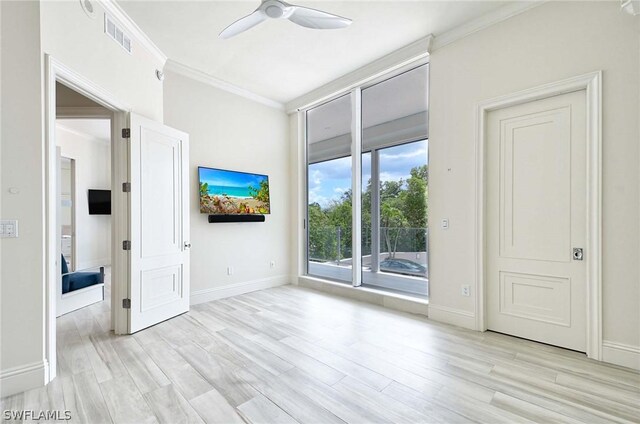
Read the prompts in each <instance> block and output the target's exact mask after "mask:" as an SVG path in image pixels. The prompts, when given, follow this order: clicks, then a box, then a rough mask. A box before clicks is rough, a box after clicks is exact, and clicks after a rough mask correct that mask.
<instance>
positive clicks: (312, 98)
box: [286, 34, 433, 113]
mask: <svg viewBox="0 0 640 424" xmlns="http://www.w3.org/2000/svg"><path fill="white" fill-rule="evenodd" d="M432 41H433V35H431V34H429V35H427V36H426V37H423V38H420V39H419V40H417V41H414V42H413V43H411V44H408V45H406V46H404V47H402V48H400V49H398V50H396V51H394V52H392V53H389V54H388V55H386V56H383V57H381V58H380V59H377V60H374V61H373V62H371V63H369V64H367V65H365V66H363V67H361V68H358V69H356V70H355V71H353V72H350V73H348V74H345V75H343V76H341V77H339V78H338V79H335V80H333V81H331V82H329V83H327V84H325V85H323V86H321V87H319V88H317V89H315V90H312V91H310V92H308V93H307V94H304V95H302V96H300V97H297V98H295V99H293V100H291V101H290V102H288V103H287V104H286V110H287V113H293V112H295V111H297V110H300V109H306V108H308V107H310V106H311V105H313V104H315V103H320V102H323V101H325V100H329V99H330V98H332V97H334V96H336V95H338V94H339V93H341V92H345V91H347V90H350V89H352V88H354V87H357V86H360V85H363V84H366V83H368V82H370V81H373V80H375V79H377V78H380V77H381V76H383V75H384V74H386V73H389V72H393V71H394V70H398V69H400V68H402V67H405V66H408V65H410V64H412V63H417V62H419V61H420V60H423V61H425V60H426V58H427V57H428V56H429V52H430V51H431V45H432Z"/></svg>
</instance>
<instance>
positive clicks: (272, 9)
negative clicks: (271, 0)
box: [264, 5, 284, 19]
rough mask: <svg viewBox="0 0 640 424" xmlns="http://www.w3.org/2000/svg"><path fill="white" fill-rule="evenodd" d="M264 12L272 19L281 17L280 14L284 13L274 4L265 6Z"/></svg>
mask: <svg viewBox="0 0 640 424" xmlns="http://www.w3.org/2000/svg"><path fill="white" fill-rule="evenodd" d="M264 13H265V14H266V15H267V16H268V17H270V18H272V19H278V18H282V16H283V15H284V11H283V10H282V9H281V8H280V7H278V6H275V5H270V6H267V7H265V9H264Z"/></svg>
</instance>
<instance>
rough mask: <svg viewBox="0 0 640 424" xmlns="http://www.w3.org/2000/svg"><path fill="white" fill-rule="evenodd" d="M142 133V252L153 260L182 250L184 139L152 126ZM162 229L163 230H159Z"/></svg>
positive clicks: (143, 255)
mask: <svg viewBox="0 0 640 424" xmlns="http://www.w3.org/2000/svg"><path fill="white" fill-rule="evenodd" d="M141 133H142V134H141V138H142V141H141V146H140V147H141V155H140V161H141V162H140V166H141V173H140V184H141V195H142V208H141V211H140V212H141V224H142V232H141V234H140V236H141V245H140V248H141V252H140V253H141V255H142V257H143V258H145V259H149V258H153V257H157V256H164V255H171V254H176V253H179V252H180V251H181V249H182V246H180V244H179V243H180V236H181V213H180V208H181V202H180V201H179V200H180V198H179V196H180V189H181V188H180V184H181V181H180V179H181V174H180V166H176V164H178V165H179V164H180V149H181V144H182V140H181V139H179V138H174V137H171V136H167V135H165V134H162V133H159V132H156V131H153V130H150V129H148V128H141ZM176 197H178V198H177V199H176ZM176 200H178V201H176ZM160 228H161V229H162V231H157V230H158V229H160Z"/></svg>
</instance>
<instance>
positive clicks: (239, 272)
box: [164, 73, 292, 303]
mask: <svg viewBox="0 0 640 424" xmlns="http://www.w3.org/2000/svg"><path fill="white" fill-rule="evenodd" d="M164 117H165V124H167V125H169V126H172V127H175V128H177V129H180V130H182V131H185V132H187V133H189V140H190V155H191V157H190V161H189V162H190V170H189V172H190V176H191V182H190V190H191V193H190V194H191V196H190V199H191V245H192V247H191V291H192V303H195V302H202V301H208V300H211V299H214V298H218V297H221V296H228V295H230V294H236V293H240V292H244V291H249V290H251V289H255V288H263V287H267V286H270V285H277V284H284V283H288V282H290V279H289V275H290V257H291V254H290V243H289V242H290V234H291V231H292V227H291V219H290V208H289V192H290V191H289V190H290V187H289V184H290V180H291V177H290V172H289V169H290V163H289V138H288V121H287V117H286V114H285V113H284V111H280V110H277V109H273V108H270V107H268V106H264V105H261V104H259V103H255V102H253V101H251V100H247V99H245V98H243V97H239V96H236V95H233V94H230V93H227V92H224V91H221V90H219V89H216V88H214V87H211V86H209V85H205V84H203V83H200V82H197V81H194V80H191V79H189V78H186V77H183V76H180V75H177V74H174V73H167V76H166V79H165V83H164ZM198 166H206V167H212V168H223V169H230V170H237V171H244V172H255V173H258V174H267V175H268V176H269V184H270V186H269V188H270V195H271V215H267V216H266V222H264V223H233V224H209V223H208V222H207V215H204V214H201V213H200V212H199V209H198V207H199V202H198V175H197V167H198ZM270 261H275V263H276V266H275V268H270V265H269V263H270ZM228 266H231V267H233V269H234V274H233V275H231V276H229V275H227V267H228Z"/></svg>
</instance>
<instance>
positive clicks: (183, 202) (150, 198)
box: [129, 114, 190, 333]
mask: <svg viewBox="0 0 640 424" xmlns="http://www.w3.org/2000/svg"><path fill="white" fill-rule="evenodd" d="M130 123H131V138H130V164H131V208H130V210H131V235H130V237H131V260H130V267H131V269H130V276H131V286H130V299H131V309H130V311H129V331H130V332H132V333H133V332H136V331H138V330H141V329H143V328H146V327H149V326H151V325H154V324H157V323H158V322H161V321H164V320H166V319H168V318H172V317H174V316H176V315H179V314H182V313H184V312H187V311H188V310H189V247H190V244H189V196H188V191H189V172H188V167H189V137H188V135H187V134H185V133H183V132H181V131H178V130H175V129H173V128H169V127H167V126H165V125H162V124H159V123H157V122H154V121H151V120H148V119H146V118H143V117H141V116H138V115H135V114H131V118H130Z"/></svg>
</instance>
